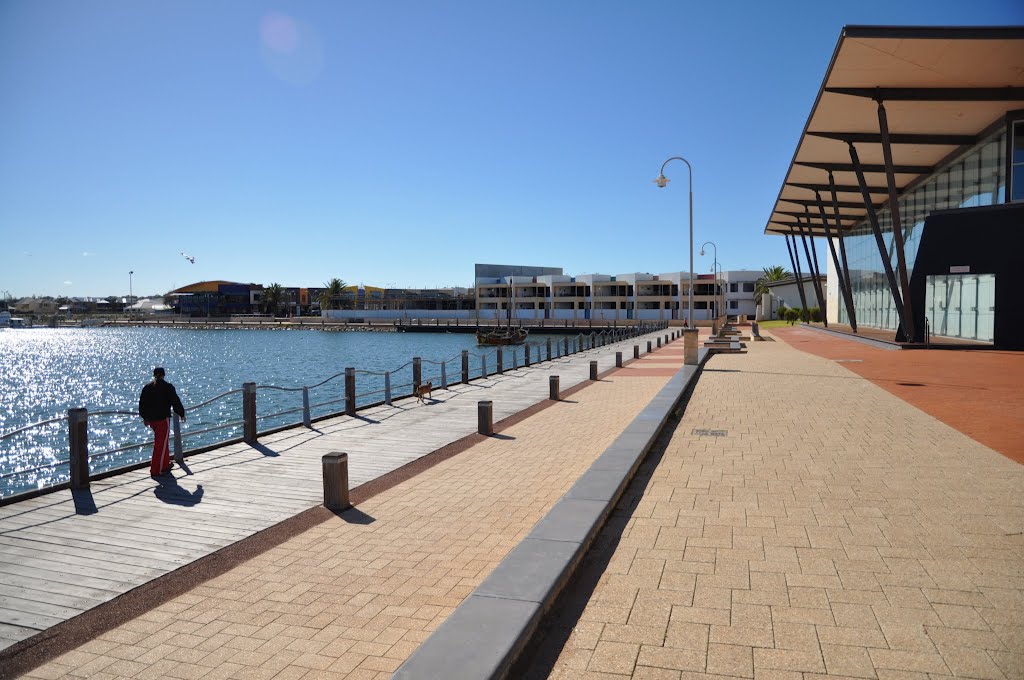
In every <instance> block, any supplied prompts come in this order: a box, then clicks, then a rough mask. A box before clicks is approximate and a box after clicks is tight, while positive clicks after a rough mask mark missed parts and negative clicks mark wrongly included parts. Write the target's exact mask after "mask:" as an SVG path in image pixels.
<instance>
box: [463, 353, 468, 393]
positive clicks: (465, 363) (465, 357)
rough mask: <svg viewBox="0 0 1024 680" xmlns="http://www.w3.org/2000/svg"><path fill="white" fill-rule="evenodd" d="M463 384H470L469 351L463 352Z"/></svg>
mask: <svg viewBox="0 0 1024 680" xmlns="http://www.w3.org/2000/svg"><path fill="white" fill-rule="evenodd" d="M462 382H463V383H464V384H466V385H468V384H469V350H468V349H464V350H462Z"/></svg>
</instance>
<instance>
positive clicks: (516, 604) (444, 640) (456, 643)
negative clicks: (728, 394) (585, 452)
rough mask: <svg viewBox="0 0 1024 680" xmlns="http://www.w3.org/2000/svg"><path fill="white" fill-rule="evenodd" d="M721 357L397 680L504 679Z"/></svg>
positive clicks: (660, 408)
mask: <svg viewBox="0 0 1024 680" xmlns="http://www.w3.org/2000/svg"><path fill="white" fill-rule="evenodd" d="M714 353H715V352H714V350H707V349H701V350H700V351H699V354H698V364H697V365H696V366H683V368H681V369H680V370H679V372H678V373H676V374H675V375H674V376H673V377H672V378H671V379H670V380H669V382H668V384H667V385H665V387H663V388H662V389H661V391H659V392H658V394H657V395H655V397H654V399H652V400H651V402H650V403H649V404H648V405H647V406H646V407H644V409H643V410H642V411H641V412H640V414H639V415H637V417H636V418H635V419H634V420H633V422H631V423H630V424H629V425H628V426H627V427H626V429H625V430H624V431H623V432H622V434H620V435H619V436H618V438H617V439H616V440H615V441H614V442H612V444H611V446H609V447H608V448H607V449H605V451H604V452H603V453H602V454H601V455H600V456H599V457H598V458H597V460H595V461H594V463H593V464H592V465H591V466H590V468H589V469H588V470H587V471H586V472H585V473H584V474H583V475H582V476H581V477H580V478H579V479H578V480H576V483H575V484H573V486H572V488H570V489H569V491H568V492H566V494H565V495H564V496H562V498H561V499H560V500H559V501H558V502H557V503H556V504H555V506H554V507H553V508H551V510H550V511H549V512H548V514H547V515H545V516H544V517H543V518H541V520H540V521H539V522H537V524H536V525H535V526H534V527H533V529H532V530H531V531H530V533H529V535H528V536H527V537H526V538H525V539H523V541H522V542H521V543H519V545H517V546H516V547H515V548H513V549H512V550H511V552H509V554H508V555H506V556H505V559H504V560H502V561H501V563H500V564H498V566H497V568H495V570H494V571H493V572H492V573H491V574H490V575H489V576H488V577H487V578H486V579H484V581H483V583H481V584H480V585H479V586H478V587H477V588H476V590H474V591H473V592H472V593H471V594H470V595H469V597H467V598H466V599H465V600H464V601H463V602H462V604H460V605H459V606H458V607H456V609H455V611H454V612H452V614H451V616H449V617H448V618H447V619H446V620H445V622H444V623H442V624H441V625H440V626H439V627H438V628H437V630H435V631H434V633H433V634H432V635H431V636H430V637H429V638H427V640H426V641H424V642H423V644H422V645H420V646H419V648H418V649H417V650H416V651H415V652H413V654H412V656H411V657H409V659H407V660H406V662H405V663H403V664H402V665H401V666H400V667H399V669H398V670H397V671H395V673H394V674H393V675H392V676H391V677H392V679H393V680H424V679H426V678H445V679H446V680H483V679H485V678H486V679H500V678H504V677H505V676H506V675H507V674H508V672H509V669H510V668H511V666H512V664H513V662H514V661H515V660H516V657H517V656H518V655H519V654H520V653H521V652H522V650H523V648H524V647H525V646H526V644H527V643H528V642H529V640H530V637H531V635H533V632H534V630H535V629H536V627H537V625H538V624H539V623H540V620H541V617H542V616H543V615H544V613H545V612H546V611H547V610H548V609H549V608H550V607H551V605H552V604H553V603H554V601H555V598H556V597H557V596H558V594H559V592H561V590H562V588H563V587H564V586H565V584H566V583H567V582H568V581H569V579H570V578H571V577H572V575H573V572H574V571H575V570H576V567H577V566H578V565H579V563H580V560H582V558H583V556H584V555H585V554H586V552H587V549H588V548H589V547H590V544H591V543H592V542H593V540H594V538H595V537H596V536H597V534H598V532H599V531H600V529H601V527H602V526H604V523H605V521H606V520H607V519H608V516H609V515H610V514H611V511H612V509H613V508H614V507H615V504H616V503H617V502H618V500H619V497H620V496H621V495H622V493H623V492H624V491H625V489H626V486H627V485H628V484H629V482H630V480H631V479H632V478H633V475H634V474H635V473H636V471H637V469H638V468H639V467H640V463H641V462H642V461H643V459H644V457H645V456H646V455H647V452H648V451H649V450H650V448H651V446H652V445H653V444H654V441H655V440H656V439H657V437H658V435H659V434H660V433H661V430H662V428H663V427H664V426H665V423H666V422H667V421H668V418H669V416H670V415H671V413H672V411H673V410H674V409H675V408H676V406H677V405H678V404H679V402H680V401H681V400H682V398H683V395H684V394H685V393H686V391H687V389H688V388H689V387H690V386H691V384H692V383H693V382H694V381H695V380H696V377H697V376H698V375H699V374H700V371H701V368H702V367H703V365H704V363H705V362H706V361H707V359H708V358H709V357H710V356H712V355H714Z"/></svg>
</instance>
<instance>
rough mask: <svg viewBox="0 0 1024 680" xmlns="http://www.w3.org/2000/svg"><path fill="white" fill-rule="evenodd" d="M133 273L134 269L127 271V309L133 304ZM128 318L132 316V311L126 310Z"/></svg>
mask: <svg viewBox="0 0 1024 680" xmlns="http://www.w3.org/2000/svg"><path fill="white" fill-rule="evenodd" d="M134 275H135V272H134V271H130V272H128V308H129V309H131V306H132V304H133V301H132V297H134V296H133V295H132V276H134ZM128 318H129V319H131V318H132V313H131V312H128Z"/></svg>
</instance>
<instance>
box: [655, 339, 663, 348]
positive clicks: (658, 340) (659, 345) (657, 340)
mask: <svg viewBox="0 0 1024 680" xmlns="http://www.w3.org/2000/svg"><path fill="white" fill-rule="evenodd" d="M654 340H655V342H657V343H658V347H659V348H660V347H661V337H660V336H659V337H657V338H655V339H654Z"/></svg>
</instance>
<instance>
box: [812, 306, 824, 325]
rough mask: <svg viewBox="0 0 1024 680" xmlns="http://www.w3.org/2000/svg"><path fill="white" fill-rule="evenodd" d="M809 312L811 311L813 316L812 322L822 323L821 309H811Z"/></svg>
mask: <svg viewBox="0 0 1024 680" xmlns="http://www.w3.org/2000/svg"><path fill="white" fill-rule="evenodd" d="M809 311H810V315H811V321H815V322H819V323H820V322H821V319H822V316H821V309H820V308H819V307H811V309H810V310H809Z"/></svg>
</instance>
